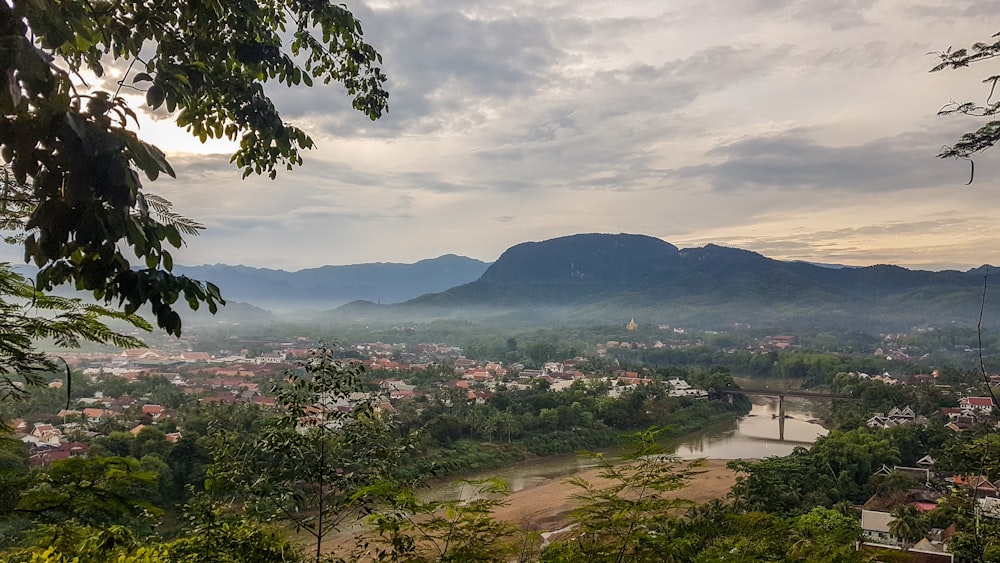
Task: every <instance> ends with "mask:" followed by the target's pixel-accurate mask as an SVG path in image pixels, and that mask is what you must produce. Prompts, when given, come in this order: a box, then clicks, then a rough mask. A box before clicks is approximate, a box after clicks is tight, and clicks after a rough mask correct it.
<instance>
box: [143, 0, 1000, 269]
mask: <svg viewBox="0 0 1000 563" xmlns="http://www.w3.org/2000/svg"><path fill="white" fill-rule="evenodd" d="M347 6H348V8H350V9H351V10H352V11H353V12H354V13H355V15H356V16H357V17H359V18H360V20H361V22H362V24H363V26H364V31H365V37H366V39H367V40H368V41H369V42H370V43H372V44H373V45H374V46H375V47H376V48H377V49H378V50H379V51H380V52H381V53H382V55H383V58H384V65H383V70H384V71H385V72H386V73H387V74H388V75H389V82H388V83H387V86H388V89H389V91H390V99H389V113H388V114H387V115H386V116H385V117H383V118H382V119H381V120H378V121H375V122H372V121H369V120H368V119H367V118H366V117H365V116H364V115H362V114H361V113H358V112H355V111H353V110H351V109H350V105H349V101H348V99H347V97H346V95H345V93H344V92H343V90H342V89H341V88H340V87H338V86H337V85H330V86H317V87H314V88H311V89H307V88H299V89H288V88H285V87H283V86H279V87H274V88H269V89H268V92H269V93H270V94H271V95H272V98H273V99H274V101H275V104H276V105H277V107H278V109H279V110H280V111H281V112H282V116H283V118H284V119H285V120H286V121H287V122H290V123H294V124H296V125H298V126H300V127H302V128H304V129H305V130H306V131H307V132H309V133H310V134H311V135H312V137H313V139H314V140H315V141H316V143H317V145H318V148H317V149H316V150H313V151H310V152H308V153H307V154H306V155H305V164H304V166H302V167H301V168H300V169H297V170H295V171H293V172H281V173H279V175H278V178H277V180H275V181H271V180H269V179H266V178H248V179H247V180H245V181H241V179H240V176H241V174H240V171H239V170H237V169H236V168H235V167H234V166H232V165H230V164H229V163H228V160H229V152H230V151H231V150H232V147H231V146H228V145H227V144H226V143H221V142H216V143H209V144H205V145H202V144H200V143H199V142H198V141H197V140H193V139H190V138H189V136H187V134H186V133H185V132H184V131H182V130H177V129H175V128H174V127H173V125H172V124H171V123H170V121H169V120H168V119H163V116H145V117H144V118H143V120H142V126H141V128H140V130H139V134H140V136H141V137H143V138H144V139H146V140H148V141H150V142H153V143H154V144H157V145H158V146H160V147H161V148H163V149H165V150H166V151H167V154H168V157H169V158H170V161H171V163H172V164H173V166H174V168H175V170H176V171H177V179H176V180H169V179H168V180H158V181H157V182H155V183H147V186H146V189H147V190H149V191H151V192H153V193H157V194H159V195H162V196H164V197H166V198H167V199H169V200H171V201H172V202H174V204H175V209H176V210H177V211H179V212H180V213H182V214H183V215H185V216H187V217H190V218H193V219H195V220H198V221H200V222H201V223H203V224H204V225H205V227H206V229H205V231H204V233H203V234H202V235H201V236H199V237H196V238H192V239H190V240H189V243H188V245H187V247H186V248H184V249H182V250H181V251H178V252H176V253H174V254H175V261H176V262H178V263H183V264H187V265H196V264H211V263H226V264H245V265H250V266H258V267H269V268H280V269H286V270H297V269H301V268H309V267H317V266H321V265H326V264H355V263H367V262H407V263H409V262H415V261H417V260H421V259H425V258H433V257H437V256H440V255H442V254H459V255H463V256H469V257H473V258H478V259H480V260H484V261H493V260H496V259H497V258H498V257H499V256H500V254H501V253H502V252H503V251H504V250H505V249H507V248H509V247H510V246H513V245H515V244H518V243H520V242H525V241H537V240H545V239H549V238H554V237H559V236H565V235H571V234H576V233H589V232H604V233H619V232H626V233H640V234H646V235H650V236H654V237H659V238H662V239H663V240H665V241H668V242H670V243H672V244H674V245H676V246H678V247H681V248H686V247H695V246H703V245H705V244H708V243H715V244H720V245H725V246H734V247H738V248H744V249H747V250H753V251H756V252H760V253H761V254H764V255H766V256H769V257H772V258H778V259H783V260H807V261H812V262H820V263H839V264H850V265H870V264H877V263H892V264H898V265H902V266H907V267H911V268H921V269H945V268H958V269H966V268H969V267H975V266H978V265H980V264H984V263H992V264H1000V149H998V150H997V151H996V154H989V153H987V154H984V155H982V156H981V157H980V158H978V159H977V160H976V178H975V182H974V183H973V184H972V185H971V186H965V185H964V184H965V182H967V181H968V179H969V165H968V163H966V162H960V161H953V160H941V159H938V158H936V155H937V153H938V151H939V150H940V148H941V147H942V145H947V144H949V143H952V142H954V141H955V140H956V139H957V138H958V136H959V135H960V134H961V133H963V132H965V131H968V130H972V129H975V128H977V127H978V126H979V125H980V124H981V120H979V119H975V118H970V117H954V116H951V117H941V116H938V115H937V111H938V110H939V109H940V108H941V107H942V106H944V105H945V104H947V103H949V102H951V101H956V100H957V101H966V100H971V101H976V102H980V103H983V102H985V101H986V99H987V96H988V95H989V89H988V87H987V86H985V85H984V84H983V83H982V80H983V79H984V78H985V77H987V76H990V75H992V74H997V73H1000V61H998V62H996V63H994V62H991V61H986V62H984V63H980V64H979V65H976V66H973V67H970V68H967V69H963V70H960V71H950V70H949V71H942V72H938V73H929V72H928V70H929V69H930V68H931V67H932V66H934V65H935V64H936V63H937V59H936V58H935V56H934V53H935V52H938V51H941V50H944V49H947V48H948V47H949V46H953V47H954V48H959V47H965V46H968V45H970V44H972V43H973V42H976V41H987V40H989V39H990V37H991V35H992V34H993V33H995V32H997V31H1000V23H998V20H997V18H996V16H997V15H1000V1H984V2H977V1H965V0H956V1H949V2H938V1H930V0H929V1H926V2H920V1H916V2H914V1H912V0H906V1H889V0H886V1H880V0H838V1H836V2H831V1H829V0H803V1H796V0H712V1H711V2H666V1H663V0H658V1H645V0H630V1H629V2H606V1H599V2H598V1H592V0H571V1H563V0H530V1H528V0H522V1H506V0H488V1H483V0H440V1H421V0H365V1H361V2H358V1H356V0H355V1H351V2H348V4H347ZM141 105H143V104H141V103H140V100H139V99H138V98H136V99H135V103H134V104H133V107H139V106H141Z"/></svg>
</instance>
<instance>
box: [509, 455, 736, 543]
mask: <svg viewBox="0 0 1000 563" xmlns="http://www.w3.org/2000/svg"><path fill="white" fill-rule="evenodd" d="M727 461H728V460H724V459H709V460H706V461H705V465H704V466H702V467H701V468H700V469H699V470H700V471H702V473H699V474H698V475H695V476H694V478H692V479H691V480H690V481H689V482H688V484H687V486H686V487H684V488H682V489H678V490H677V491H674V492H673V493H671V495H670V496H673V497H675V498H684V499H688V500H691V501H694V502H696V503H699V504H700V503H704V502H708V501H710V500H712V499H717V498H725V496H726V495H727V494H729V490H730V489H731V488H732V486H733V484H734V483H736V473H734V472H732V471H730V470H728V469H726V463H727ZM599 473H600V469H589V470H585V471H581V472H580V473H577V474H576V475H575V476H576V477H579V478H581V479H584V480H586V481H589V482H591V483H595V484H600V482H601V479H600V477H599ZM580 491H581V489H580V488H579V487H576V486H573V485H570V484H569V483H567V482H566V479H552V480H549V481H544V482H542V483H539V484H537V485H534V486H530V487H527V488H524V489H521V490H519V491H516V492H514V493H511V494H510V495H509V496H508V497H507V501H508V504H507V505H506V506H503V507H500V508H498V509H497V510H496V511H494V514H495V515H496V517H497V518H498V519H500V520H505V521H507V522H511V523H513V524H517V525H518V526H520V527H521V528H523V529H525V530H529V531H538V532H546V531H553V530H558V529H561V528H563V527H564V526H566V525H567V524H569V513H570V512H571V511H572V510H573V509H574V508H576V507H577V506H578V503H577V501H576V500H575V499H574V498H573V495H574V494H577V493H579V492H580Z"/></svg>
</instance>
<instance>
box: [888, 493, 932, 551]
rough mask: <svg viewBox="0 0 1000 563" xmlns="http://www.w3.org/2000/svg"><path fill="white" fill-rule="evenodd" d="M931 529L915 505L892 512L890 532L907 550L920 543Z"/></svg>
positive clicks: (908, 505)
mask: <svg viewBox="0 0 1000 563" xmlns="http://www.w3.org/2000/svg"><path fill="white" fill-rule="evenodd" d="M929 529H930V527H929V526H928V525H927V521H926V520H924V518H923V515H922V514H920V511H919V510H917V507H915V506H913V505H910V504H906V505H903V506H900V507H898V508H897V509H896V510H893V511H892V520H891V521H890V522H889V532H890V533H891V534H892V535H893V536H896V538H897V539H899V540H900V541H902V542H903V547H904V548H905V549H909V548H910V547H911V546H912V545H913V544H914V543H916V542H918V541H920V539H921V538H923V537H924V535H926V534H927V532H928V530H929Z"/></svg>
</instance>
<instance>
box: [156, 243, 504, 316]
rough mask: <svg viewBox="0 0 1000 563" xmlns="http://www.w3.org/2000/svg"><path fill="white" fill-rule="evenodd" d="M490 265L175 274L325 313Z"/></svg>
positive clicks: (442, 261)
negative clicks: (356, 301) (345, 304)
mask: <svg viewBox="0 0 1000 563" xmlns="http://www.w3.org/2000/svg"><path fill="white" fill-rule="evenodd" d="M487 266H489V264H487V263H485V262H481V261H479V260H475V259H472V258H466V257H463V256H456V255H454V254H448V255H445V256H440V257H438V258H433V259H428V260H421V261H419V262H416V263H413V264H400V263H391V262H379V263H371V264H353V265H347V266H322V267H319V268H310V269H306V270H299V271H296V272H287V271H284V270H272V269H267V268H252V267H249V266H230V265H226V264H215V265H204V266H177V267H176V268H174V271H175V272H176V273H178V274H183V275H187V276H190V277H192V278H195V279H199V280H210V281H211V282H212V283H214V284H215V285H217V286H219V288H220V289H221V290H222V295H223V297H225V298H226V300H227V301H228V300H233V301H242V302H246V303H253V304H254V305H257V306H259V307H264V308H267V309H271V310H275V311H289V310H294V309H312V310H322V309H328V308H331V307H336V306H338V305H342V304H344V303H348V302H350V301H354V300H358V299H364V300H369V301H373V302H381V303H398V302H402V301H406V300H408V299H413V298H415V297H417V296H420V295H423V294H425V293H433V292H440V291H444V290H446V289H449V288H452V287H455V286H457V285H461V284H464V283H467V282H470V281H473V280H475V279H477V278H479V277H480V275H481V274H482V273H483V272H484V271H485V270H486V268H487Z"/></svg>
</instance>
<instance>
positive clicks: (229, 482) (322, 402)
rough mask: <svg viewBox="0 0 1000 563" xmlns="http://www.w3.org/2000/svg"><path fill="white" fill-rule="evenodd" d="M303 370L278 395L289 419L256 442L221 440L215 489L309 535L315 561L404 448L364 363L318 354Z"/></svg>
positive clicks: (276, 421)
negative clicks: (370, 386) (371, 387)
mask: <svg viewBox="0 0 1000 563" xmlns="http://www.w3.org/2000/svg"><path fill="white" fill-rule="evenodd" d="M300 366H301V368H302V370H301V371H302V373H299V372H296V371H290V372H288V373H286V381H285V384H284V385H283V386H282V387H280V388H279V389H277V390H276V395H277V404H279V405H282V406H283V407H284V408H285V410H286V413H285V415H284V416H281V417H275V418H273V419H272V420H269V421H267V422H266V423H265V425H264V427H263V429H262V430H261V432H260V434H259V435H258V436H255V437H253V438H251V439H248V437H247V436H243V435H238V434H235V433H232V432H230V433H228V434H223V435H220V436H219V442H218V444H217V447H216V449H215V452H214V457H215V463H214V466H213V468H212V470H211V471H210V477H211V479H212V481H211V488H212V490H213V491H214V492H216V493H221V492H228V493H232V494H233V495H234V499H237V500H244V501H245V503H246V504H245V506H246V508H247V509H248V510H249V511H251V513H254V514H256V515H259V516H261V517H263V518H264V519H267V520H270V519H275V518H277V519H282V520H286V521H288V522H289V523H291V524H292V525H293V526H294V527H295V528H296V530H297V531H298V530H303V531H305V532H306V533H308V534H309V535H311V536H312V537H313V538H315V540H316V561H317V562H318V561H319V560H320V554H321V546H322V542H323V538H325V537H327V535H328V534H329V533H331V532H332V531H334V530H336V529H338V527H339V526H340V525H341V524H342V523H343V522H345V521H347V520H348V519H350V518H360V517H361V515H362V511H363V510H364V509H365V508H367V506H368V505H367V502H368V500H367V499H366V498H364V497H363V496H361V495H359V494H358V493H359V492H360V491H361V490H362V489H364V488H365V487H371V486H373V485H376V484H380V483H384V482H387V481H391V471H392V470H393V469H394V468H395V466H396V465H397V464H398V463H399V459H400V458H401V456H402V454H403V452H404V450H405V447H406V445H405V444H402V443H400V442H399V441H397V440H395V437H394V434H393V432H392V429H391V428H390V427H389V425H388V422H387V421H386V420H385V419H384V418H383V417H382V415H381V413H380V412H379V410H378V408H377V406H378V397H377V396H376V395H374V394H372V393H368V392H365V386H366V384H367V380H366V379H365V377H364V376H365V373H366V372H365V366H364V365H363V364H361V363H358V362H347V363H344V362H342V361H341V360H338V359H336V358H335V357H334V353H333V351H332V350H331V349H330V348H328V347H319V348H316V349H314V350H312V351H311V353H310V356H309V358H308V359H306V360H303V361H302V362H300ZM206 488H210V482H208V481H206Z"/></svg>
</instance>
